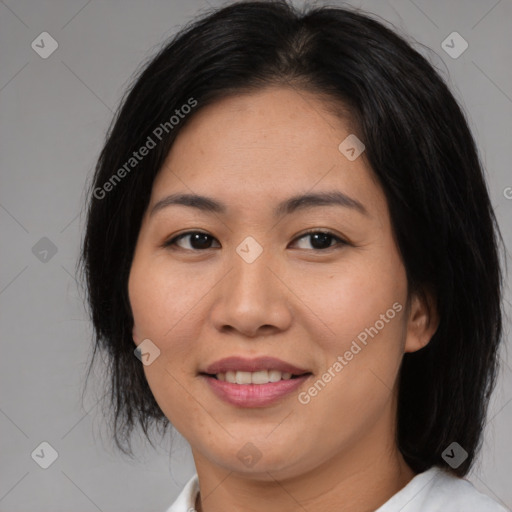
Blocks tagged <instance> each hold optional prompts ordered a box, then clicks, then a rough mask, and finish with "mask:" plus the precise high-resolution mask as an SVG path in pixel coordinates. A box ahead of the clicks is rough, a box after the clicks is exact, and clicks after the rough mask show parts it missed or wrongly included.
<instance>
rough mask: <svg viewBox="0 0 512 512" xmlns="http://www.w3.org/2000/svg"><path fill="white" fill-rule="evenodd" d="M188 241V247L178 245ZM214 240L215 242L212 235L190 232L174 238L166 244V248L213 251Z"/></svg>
mask: <svg viewBox="0 0 512 512" xmlns="http://www.w3.org/2000/svg"><path fill="white" fill-rule="evenodd" d="M187 239H188V240H189V242H188V247H183V246H181V245H178V243H177V242H180V241H181V240H187ZM213 240H215V238H214V237H212V236H211V235H208V234H207V233H203V232H201V231H189V232H187V233H182V234H181V235H178V236H176V237H174V238H172V239H171V240H169V241H168V242H166V243H165V244H164V247H171V246H178V247H179V248H180V249H185V250H197V251H198V250H205V249H211V248H212V247H211V243H212V241H213Z"/></svg>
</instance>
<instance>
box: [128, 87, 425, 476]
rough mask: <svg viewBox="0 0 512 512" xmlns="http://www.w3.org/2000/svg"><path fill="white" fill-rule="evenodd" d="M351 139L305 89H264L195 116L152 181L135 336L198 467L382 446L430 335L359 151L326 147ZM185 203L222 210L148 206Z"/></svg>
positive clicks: (249, 469) (387, 443)
mask: <svg viewBox="0 0 512 512" xmlns="http://www.w3.org/2000/svg"><path fill="white" fill-rule="evenodd" d="M349 135H351V132H350V130H349V128H348V125H347V124H346V123H345V122H343V121H342V120H340V119H339V118H338V117H336V116H334V115H333V114H331V113H329V112H328V111H327V110H326V109H325V108H324V107H323V104H322V103H321V101H320V100H319V99H318V98H317V97H316V96H313V95H311V93H306V92H297V91H295V90H293V89H289V88H276V87H272V88H267V89H264V90H261V91H259V92H257V93H252V94H247V95H239V96H236V97H231V98H228V99H224V100H222V101H219V102H217V103H215V104H213V105H211V106H208V107H205V108H204V109H203V110H201V111H198V112H197V114H194V117H193V118H192V119H190V123H189V124H188V125H187V126H186V127H184V129H183V130H182V131H181V132H180V133H179V136H178V137H177V139H176V141H175V143H174V145H173V147H172V150H171V151H170V153H169V155H168V158H167V160H166V162H165V164H164V166H163V167H162V169H161V171H160V173H159V174H158V176H157V178H156V180H155V182H154V186H153V190H152V195H151V201H150V204H149V207H148V210H147V212H146V214H145V217H144V219H143V223H142V227H141V230H140V234H139V238H138V241H137V246H136V250H135V255H134V259H133V264H132V268H131V273H130V279H129V296H130V302H131V306H132V311H133V315H134V322H135V327H134V340H135V343H136V344H137V345H139V344H140V343H141V342H142V341H143V340H146V339H149V340H151V343H152V344H153V345H151V344H148V342H147V341H146V342H145V345H143V347H146V350H142V352H146V351H149V352H150V354H153V355H150V356H149V357H150V359H148V361H150V360H152V362H151V363H150V364H147V365H145V366H144V371H145V375H146V378H147V380H148V383H149V386H150V387H151V390H152V392H153V394H154V396H155V399H156V401H157V402H158V404H159V406H160V407H161V409H162V411H163V412H164V413H165V415H166V416H167V418H168V419H169V420H170V421H171V423H172V424H173V425H174V426H175V427H176V429H177V430H178V431H180V432H181V433H182V435H183V436H184V437H185V438H186V439H187V440H188V441H189V443H190V444H191V447H192V450H193V453H194V457H195V460H196V465H198V464H204V465H208V464H210V465H213V466H215V467H220V468H223V469H225V470H227V471H234V472H238V473H251V474H252V476H253V477H254V478H259V479H262V480H263V479H269V478H270V477H269V474H268V473H267V472H271V473H272V475H273V476H275V477H279V476H281V477H285V476H292V475H297V474H301V473H305V472H306V471H310V470H312V469H313V468H316V467H319V466H320V465H322V464H325V463H327V462H328V461H331V460H334V459H336V458H338V459H340V458H345V460H351V462H352V467H353V468H355V467H356V466H357V464H367V463H368V461H369V460H373V459H374V457H376V456H379V454H380V453H384V451H385V450H388V451H389V449H391V450H392V449H393V446H392V445H393V435H394V433H393V428H394V418H395V407H396V403H395V401H394V397H395V395H396V390H397V388H396V384H397V376H398V371H399V366H400V362H401V359H402V356H403V353H404V351H405V352H407V351H414V350H417V349H419V348H421V347H422V346H424V345H425V344H426V343H427V342H428V340H429V339H430V336H431V334H432V331H429V330H428V329H427V328H426V323H427V322H426V318H427V317H426V312H425V311H426V310H425V308H423V305H422V303H421V302H420V301H419V299H418V300H416V299H415V298H412V300H411V307H410V308H406V302H407V281H406V274H405V269H404V266H403V263H402V261H401V258H400V256H399V253H398V250H397V247H396V244H395V241H394V239H393V236H392V229H391V224H390V217H389V212H388V209H387V204H386V200H385V196H384V194H383V192H382V190H381V188H380V187H379V185H378V184H377V183H376V181H374V179H372V174H371V171H370V169H369V167H368V166H367V164H366V161H365V158H364V152H363V153H362V154H361V155H360V156H359V157H357V158H355V159H354V156H357V150H358V149H360V148H358V147H357V146H354V141H353V140H351V139H348V141H347V142H345V143H344V144H342V146H341V149H339V146H340V144H341V143H342V142H343V141H344V140H345V139H346V138H347V137H348V136H349ZM351 147H352V148H354V151H351V149H350V148H351ZM349 157H350V158H349ZM181 194H187V195H192V194H193V195H199V196H205V197H208V198H209V200H210V201H212V202H213V201H214V202H215V203H216V204H218V205H219V206H218V207H216V208H213V207H212V203H205V202H204V201H195V205H196V206H191V205H190V204H188V205H184V204H179V203H177V202H175V203H172V202H171V201H170V200H168V201H167V202H166V203H165V202H164V203H159V202H160V201H162V200H164V199H165V198H167V197H168V196H171V195H181ZM322 194H331V199H336V201H334V200H329V198H325V197H324V198H323V199H322V198H321V195H322ZM335 194H337V196H334V195H335ZM302 195H306V196H311V197H309V199H308V198H306V199H304V200H297V201H293V202H291V203H287V202H288V201H290V199H291V198H296V197H298V196H302ZM157 204H160V206H159V207H157V208H156V209H154V207H155V205H157ZM279 205H281V208H280V209H279V210H278V206H279ZM282 205H288V206H287V207H286V206H282ZM309 230H312V231H313V233H312V234H309V235H307V234H305V232H306V231H309ZM188 232H193V234H192V235H186V236H184V237H182V238H181V239H178V240H175V241H174V243H173V244H172V245H171V244H169V245H168V246H166V245H165V244H166V243H167V242H171V240H172V239H173V238H175V237H177V236H178V235H181V234H185V233H188ZM197 232H199V234H197ZM318 232H328V235H324V236H322V235H321V234H318ZM201 233H202V234H203V235H201ZM315 233H316V234H315ZM154 346H156V347H158V350H159V351H160V353H159V355H158V356H157V357H156V358H154V356H155V355H156V354H157V353H156V352H153V351H154V348H153V347H154ZM147 357H148V356H147ZM230 357H239V358H242V359H243V360H245V361H238V362H237V361H235V362H234V363H232V364H231V365H229V364H223V363H222V361H221V360H223V359H225V358H230ZM261 357H265V358H267V357H272V358H276V359H278V360H280V362H279V361H268V360H267V361H264V360H263V361H261V360H260V361H254V360H255V359H257V358H261ZM153 358H154V360H153ZM218 361H221V362H220V363H219V365H220V366H218V367H217V369H213V370H212V369H209V367H210V366H211V365H213V364H214V363H216V362H218ZM244 363H247V364H246V365H245V364H244ZM251 363H252V366H251ZM281 365H284V366H281ZM286 365H293V367H295V370H294V372H295V374H300V376H294V377H293V378H291V379H289V380H288V377H289V375H286V370H287V369H288V370H289V368H286ZM237 369H238V370H240V371H239V372H237ZM250 369H253V370H258V371H255V372H251V373H249V372H247V371H243V370H250ZM279 369H281V373H279V372H278V371H276V370H279ZM208 370H210V372H208ZM272 370H274V371H272ZM217 371H219V373H220V374H221V375H220V376H219V375H218V376H217V378H216V377H215V376H211V377H208V376H207V375H206V373H217ZM227 371H229V372H230V373H229V374H228V375H225V376H223V375H222V374H225V373H226V372H227ZM268 371H270V372H268ZM288 373H292V372H288ZM283 377H284V379H283ZM223 379H224V380H223ZM226 379H227V380H226ZM269 379H270V380H271V381H272V380H276V379H280V380H277V381H276V382H270V383H267V384H259V383H258V382H266V381H268V380H269ZM229 380H235V381H236V382H235V383H232V382H229ZM249 381H250V382H251V384H245V382H249ZM242 382H244V383H242ZM253 382H254V383H253ZM386 453H387V452H386ZM355 454H357V455H355Z"/></svg>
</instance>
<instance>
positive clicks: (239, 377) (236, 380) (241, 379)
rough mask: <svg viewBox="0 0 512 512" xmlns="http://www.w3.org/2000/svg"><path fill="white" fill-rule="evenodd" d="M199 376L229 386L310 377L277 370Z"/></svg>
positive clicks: (308, 373)
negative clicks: (228, 384)
mask: <svg viewBox="0 0 512 512" xmlns="http://www.w3.org/2000/svg"><path fill="white" fill-rule="evenodd" d="M200 375H204V376H206V377H211V378H213V379H216V380H220V381H224V382H229V383H230V384H241V385H246V384H256V385H262V384H269V383H270V382H279V381H281V380H292V379H298V378H299V377H302V376H304V375H312V373H311V372H304V373H296V374H294V373H291V372H281V371H279V370H274V369H272V370H260V371H257V372H245V371H241V370H235V371H233V370H229V371H227V372H219V373H202V372H201V373H200Z"/></svg>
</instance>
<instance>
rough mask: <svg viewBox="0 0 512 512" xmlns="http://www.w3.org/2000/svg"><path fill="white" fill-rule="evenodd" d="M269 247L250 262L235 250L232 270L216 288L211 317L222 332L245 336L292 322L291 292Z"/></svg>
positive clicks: (277, 328) (272, 329)
mask: <svg viewBox="0 0 512 512" xmlns="http://www.w3.org/2000/svg"><path fill="white" fill-rule="evenodd" d="M278 267H279V265H277V264H276V261H275V258H273V257H272V254H271V251H270V250H265V249H264V250H263V252H262V253H261V255H260V256H259V257H258V258H257V259H256V260H255V261H253V262H251V263H248V262H247V261H245V260H244V259H243V258H242V257H240V256H239V255H238V254H237V253H236V252H234V255H233V257H232V258H231V260H230V268H231V270H230V271H229V272H228V273H227V275H225V277H224V278H223V279H222V281H221V283H219V286H217V287H215V293H216V296H215V303H214V306H213V308H212V309H211V319H212V322H213V324H214V326H215V328H216V329H218V330H219V331H221V332H224V333H226V332H230V331H237V332H239V333H240V334H243V335H244V336H246V337H251V338H252V337H256V336H259V335H262V334H271V333H273V332H279V331H285V330H286V329H288V328H289V326H290V325H291V320H292V312H291V304H290V302H289V299H290V296H291V295H292V294H291V292H290V291H289V289H288V288H287V286H286V284H285V281H286V279H283V277H284V276H282V275H280V274H282V273H283V272H282V271H281V272H280V271H279V270H278Z"/></svg>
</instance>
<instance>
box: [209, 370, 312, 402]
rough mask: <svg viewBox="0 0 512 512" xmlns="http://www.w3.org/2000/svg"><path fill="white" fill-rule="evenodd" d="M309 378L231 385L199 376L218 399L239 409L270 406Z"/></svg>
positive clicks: (306, 376) (305, 376) (303, 376)
mask: <svg viewBox="0 0 512 512" xmlns="http://www.w3.org/2000/svg"><path fill="white" fill-rule="evenodd" d="M310 376H311V374H307V375H302V376H300V377H297V378H294V379H288V380H279V381H277V382H269V383H268V384H232V383H231V382H227V381H225V380H218V379H216V378H215V377H210V376H209V375H201V377H203V378H204V379H206V382H208V384H209V385H210V388H211V389H212V391H213V392H214V393H215V394H216V395H217V396H218V397H219V398H221V399H222V400H224V401H225V402H228V403H230V404H231V405H237V406H239V407H266V406H267V405H271V404H273V403H275V402H277V401H279V400H280V399H281V398H283V397H284V396H286V395H289V394H290V393H292V392H293V391H295V390H296V389H297V388H299V387H300V386H301V385H302V383H304V382H305V381H306V380H307V379H308V378H309V377H310Z"/></svg>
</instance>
